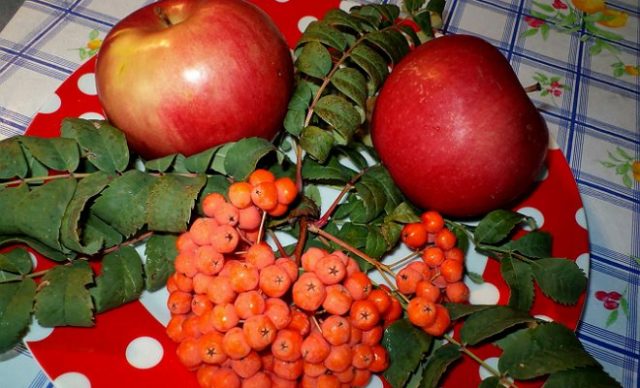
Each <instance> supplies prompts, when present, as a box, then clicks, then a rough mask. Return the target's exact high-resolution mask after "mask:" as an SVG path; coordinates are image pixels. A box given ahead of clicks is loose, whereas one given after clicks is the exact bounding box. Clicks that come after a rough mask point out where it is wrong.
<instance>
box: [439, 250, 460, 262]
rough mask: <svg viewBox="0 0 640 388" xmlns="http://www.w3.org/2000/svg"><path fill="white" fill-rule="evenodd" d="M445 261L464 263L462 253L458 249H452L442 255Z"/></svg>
mask: <svg viewBox="0 0 640 388" xmlns="http://www.w3.org/2000/svg"><path fill="white" fill-rule="evenodd" d="M444 257H445V259H450V260H455V261H459V262H461V263H462V262H464V252H463V251H462V249H460V248H458V247H453V248H451V249H449V250H448V251H446V252H445V253H444Z"/></svg>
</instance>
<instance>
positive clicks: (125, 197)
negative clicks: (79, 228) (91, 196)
mask: <svg viewBox="0 0 640 388" xmlns="http://www.w3.org/2000/svg"><path fill="white" fill-rule="evenodd" d="M155 180H156V178H154V177H152V176H150V175H148V174H145V173H143V172H140V171H138V170H129V171H127V172H125V173H124V174H122V176H119V177H117V178H115V179H114V180H113V181H111V183H110V184H109V185H108V186H107V187H106V188H105V189H104V190H103V191H102V193H101V194H100V196H99V197H98V198H97V199H96V200H95V202H94V204H93V205H92V206H91V211H92V212H93V214H94V215H96V216H97V217H99V218H100V219H101V220H103V221H105V222H106V223H108V224H109V225H111V226H112V227H113V228H114V229H115V230H117V231H118V232H119V233H121V234H122V235H123V236H125V237H129V236H131V235H133V234H134V233H135V232H137V231H138V230H140V229H141V228H142V227H143V226H144V225H145V222H146V218H145V212H146V208H145V204H146V203H147V198H148V197H149V193H150V190H151V186H152V185H153V184H154V182H155Z"/></svg>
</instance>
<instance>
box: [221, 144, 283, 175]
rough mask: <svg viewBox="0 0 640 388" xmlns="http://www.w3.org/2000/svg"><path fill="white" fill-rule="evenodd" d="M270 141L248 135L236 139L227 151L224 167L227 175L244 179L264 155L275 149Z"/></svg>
mask: <svg viewBox="0 0 640 388" xmlns="http://www.w3.org/2000/svg"><path fill="white" fill-rule="evenodd" d="M275 150H276V148H275V146H274V145H273V144H271V142H269V141H268V140H265V139H263V138H260V137H249V138H245V139H242V140H240V141H237V142H236V143H234V144H233V146H231V147H230V148H229V150H228V151H227V155H226V157H225V159H224V168H225V170H226V172H227V175H229V176H231V177H233V178H234V179H236V180H240V181H241V180H245V179H247V178H248V177H249V174H251V172H252V171H253V170H255V169H256V166H257V165H258V162H259V161H260V159H262V158H263V157H264V156H265V155H267V154H268V153H270V152H273V151H275Z"/></svg>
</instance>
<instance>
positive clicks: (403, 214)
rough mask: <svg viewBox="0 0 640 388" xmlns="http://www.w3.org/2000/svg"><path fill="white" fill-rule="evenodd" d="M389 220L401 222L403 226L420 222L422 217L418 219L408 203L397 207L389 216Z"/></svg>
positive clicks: (402, 203)
mask: <svg viewBox="0 0 640 388" xmlns="http://www.w3.org/2000/svg"><path fill="white" fill-rule="evenodd" d="M388 219H389V220H391V221H395V222H399V223H401V224H410V223H412V222H420V217H418V215H417V214H416V212H415V211H414V210H413V208H412V207H411V205H409V204H408V203H407V202H401V203H400V204H399V205H398V206H396V208H395V209H393V211H392V212H391V214H389V216H388Z"/></svg>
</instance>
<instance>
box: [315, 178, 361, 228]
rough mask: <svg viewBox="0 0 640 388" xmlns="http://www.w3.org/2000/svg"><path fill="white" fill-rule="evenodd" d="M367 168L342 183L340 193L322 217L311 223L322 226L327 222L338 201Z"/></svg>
mask: <svg viewBox="0 0 640 388" xmlns="http://www.w3.org/2000/svg"><path fill="white" fill-rule="evenodd" d="M367 170H368V168H365V169H364V170H362V171H360V172H359V173H358V174H356V175H355V176H354V177H353V178H352V179H351V180H350V181H349V182H347V184H346V185H344V187H343V188H342V190H340V193H339V194H338V196H337V197H336V199H335V200H334V201H333V202H332V203H331V205H330V206H329V208H328V209H327V211H326V212H325V213H324V214H323V215H322V217H320V219H318V220H317V221H316V222H314V223H313V224H314V225H315V226H317V227H318V228H323V227H324V226H325V225H326V224H327V222H329V218H330V217H331V215H332V214H333V212H334V211H335V210H336V207H338V205H339V204H340V201H342V198H344V196H345V195H346V194H347V193H348V192H349V191H351V189H353V186H354V185H355V184H356V182H357V181H358V180H359V179H360V178H361V177H362V175H364V174H365V173H366V172H367Z"/></svg>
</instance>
